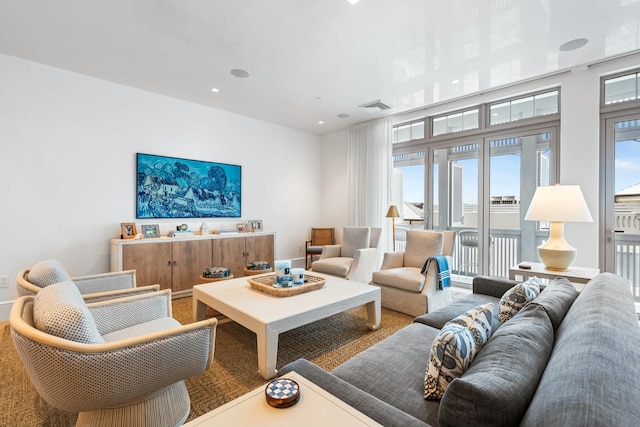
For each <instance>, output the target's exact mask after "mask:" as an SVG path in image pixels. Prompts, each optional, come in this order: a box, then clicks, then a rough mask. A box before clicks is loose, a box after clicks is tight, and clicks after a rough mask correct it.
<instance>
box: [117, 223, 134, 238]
mask: <svg viewBox="0 0 640 427" xmlns="http://www.w3.org/2000/svg"><path fill="white" fill-rule="evenodd" d="M120 228H121V229H122V238H123V239H135V238H136V234H138V232H137V231H136V224H135V223H134V222H121V223H120Z"/></svg>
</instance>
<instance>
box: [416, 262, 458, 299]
mask: <svg viewBox="0 0 640 427" xmlns="http://www.w3.org/2000/svg"><path fill="white" fill-rule="evenodd" d="M432 261H433V262H435V263H436V267H437V272H438V290H440V291H441V290H443V289H444V288H448V287H449V286H451V270H449V261H448V260H447V257H446V255H436V256H432V257H429V258H428V259H427V261H426V262H425V263H424V266H422V270H421V271H420V272H421V273H422V274H425V273H426V272H427V269H428V268H429V264H430V263H431V262H432Z"/></svg>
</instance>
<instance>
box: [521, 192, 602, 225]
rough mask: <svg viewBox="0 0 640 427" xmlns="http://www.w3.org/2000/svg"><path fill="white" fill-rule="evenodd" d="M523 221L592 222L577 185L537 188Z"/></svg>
mask: <svg viewBox="0 0 640 427" xmlns="http://www.w3.org/2000/svg"><path fill="white" fill-rule="evenodd" d="M524 219H525V220H528V221H549V222H592V221H593V218H591V214H590V213H589V208H588V207H587V202H586V201H585V200H584V196H583V195H582V191H581V190H580V187H579V186H577V185H550V186H548V187H538V188H537V189H536V192H535V194H534V195H533V199H532V200H531V204H530V205H529V210H528V211H527V214H526V215H525V217H524Z"/></svg>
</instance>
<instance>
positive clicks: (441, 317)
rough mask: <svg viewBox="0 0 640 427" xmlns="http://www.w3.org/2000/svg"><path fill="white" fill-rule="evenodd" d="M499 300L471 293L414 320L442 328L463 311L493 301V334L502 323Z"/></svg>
mask: <svg viewBox="0 0 640 427" xmlns="http://www.w3.org/2000/svg"><path fill="white" fill-rule="evenodd" d="M499 302H500V299H499V298H496V297H492V296H489V295H482V294H470V295H467V296H465V297H463V298H461V299H459V300H456V301H455V302H453V303H451V304H448V305H447V306H446V307H443V308H439V309H437V310H434V311H430V312H429V313H427V314H423V315H421V316H418V317H416V318H415V319H413V321H414V322H417V323H422V324H424V325H429V326H432V327H434V328H436V329H442V328H443V327H444V325H445V324H446V323H447V322H448V321H450V320H451V319H453V318H455V317H457V316H459V315H460V314H461V313H464V312H466V311H469V310H471V309H473V308H475V307H478V306H480V305H483V304H487V303H492V306H493V320H492V321H491V330H492V332H491V333H492V334H493V333H495V331H496V329H498V328H499V327H500V325H501V323H500V321H499V320H498V307H499V305H498V303H499Z"/></svg>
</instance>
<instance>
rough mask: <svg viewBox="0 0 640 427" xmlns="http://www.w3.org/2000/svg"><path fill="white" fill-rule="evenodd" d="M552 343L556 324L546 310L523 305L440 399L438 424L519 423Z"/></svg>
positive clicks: (508, 424)
mask: <svg viewBox="0 0 640 427" xmlns="http://www.w3.org/2000/svg"><path fill="white" fill-rule="evenodd" d="M553 343H554V335H553V327H552V325H551V321H550V320H549V317H548V316H547V314H546V312H545V311H544V309H543V308H542V307H540V306H537V305H529V306H527V307H524V308H523V309H522V310H520V312H519V313H518V314H517V315H515V316H514V317H513V318H512V319H511V320H510V321H508V322H506V323H504V324H503V325H502V326H501V327H500V329H498V330H497V331H496V333H495V335H494V336H493V337H491V339H490V340H489V341H488V342H487V343H486V344H485V346H484V348H483V349H482V351H481V352H480V353H479V354H478V356H477V357H476V359H475V361H474V362H473V364H472V365H471V366H470V367H469V369H468V370H467V371H466V372H465V373H464V374H463V375H462V376H461V377H460V378H456V379H455V380H453V381H452V382H451V384H449V387H448V388H447V390H446V392H445V393H444V396H442V400H441V401H440V413H439V425H440V426H489V425H491V426H512V425H518V423H519V421H520V419H521V418H522V416H523V415H524V413H525V411H526V410H527V406H529V402H530V401H531V398H532V396H533V394H534V392H535V391H536V387H537V385H538V381H539V379H540V376H541V375H542V373H543V371H544V369H545V366H546V364H547V361H548V360H549V355H550V354H551V350H552V348H553ZM571 366H573V365H571ZM565 367H566V366H565ZM551 395H553V393H550V396H551Z"/></svg>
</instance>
